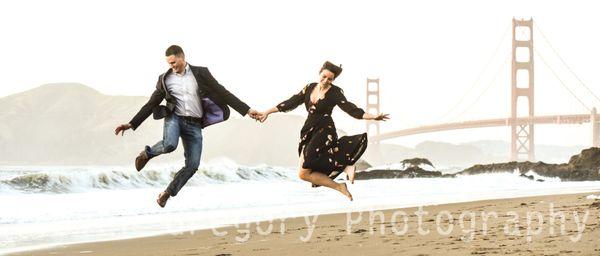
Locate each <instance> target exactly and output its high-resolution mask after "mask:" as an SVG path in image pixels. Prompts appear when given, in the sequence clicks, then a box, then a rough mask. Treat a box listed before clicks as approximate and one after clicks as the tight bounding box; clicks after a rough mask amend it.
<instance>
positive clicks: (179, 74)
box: [115, 45, 258, 207]
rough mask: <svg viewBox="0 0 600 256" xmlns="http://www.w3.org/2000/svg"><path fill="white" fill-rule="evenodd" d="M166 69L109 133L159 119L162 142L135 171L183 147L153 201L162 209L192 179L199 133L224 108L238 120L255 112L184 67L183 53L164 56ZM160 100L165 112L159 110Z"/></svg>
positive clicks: (202, 72)
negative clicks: (143, 99)
mask: <svg viewBox="0 0 600 256" xmlns="http://www.w3.org/2000/svg"><path fill="white" fill-rule="evenodd" d="M165 56H166V59H167V63H169V66H170V67H171V68H170V69H169V70H167V72H165V73H164V74H161V75H160V76H159V77H158V82H157V83H156V89H155V90H154V92H153V93H152V96H150V100H148V102H147V103H146V104H145V105H144V106H143V107H142V108H141V109H140V111H139V112H138V113H137V114H136V115H135V116H134V117H133V118H132V119H131V121H129V123H126V124H122V125H119V126H118V127H117V128H116V129H115V135H118V134H119V132H121V135H123V134H124V133H125V131H126V130H128V129H130V128H132V129H133V130H135V129H136V128H137V127H139V126H140V124H142V122H144V120H146V118H148V116H150V114H153V116H154V119H161V118H165V121H164V122H165V125H164V131H163V139H162V140H161V141H159V142H158V143H156V144H155V145H154V146H152V147H150V146H146V148H145V149H144V150H143V151H142V152H141V153H140V154H139V156H138V157H137V158H136V159H135V168H136V169H137V170H138V171H140V170H142V168H144V166H145V165H146V163H147V162H148V161H149V160H150V159H152V158H154V157H156V156H158V155H161V154H165V153H170V152H173V151H174V150H175V149H176V148H177V144H178V142H179V137H181V141H182V143H183V149H184V156H185V166H184V167H183V168H181V170H179V171H178V172H177V174H175V177H174V178H173V181H171V183H170V184H169V186H168V187H167V189H166V190H165V191H164V192H162V193H160V194H159V195H158V199H157V200H156V202H157V203H158V205H159V206H160V207H165V205H166V203H167V200H168V199H169V197H171V196H176V195H177V193H178V192H179V190H181V188H182V187H183V186H184V185H185V183H186V182H187V181H188V180H189V179H190V178H191V177H192V176H193V175H194V173H196V170H197V169H198V166H199V165H200V156H201V154H202V128H204V127H206V126H209V125H212V124H216V123H219V122H222V121H225V120H227V119H228V118H229V108H228V107H227V106H228V105H229V106H231V107H232V108H233V109H235V110H236V111H237V112H239V113H240V114H241V115H242V116H244V115H246V114H249V115H250V117H252V118H254V119H257V118H258V117H257V115H258V111H256V110H254V109H251V108H250V107H248V105H246V104H245V103H244V102H242V101H241V100H239V99H238V98H237V97H235V95H233V94H231V93H230V92H229V91H227V89H225V87H223V86H222V85H220V84H219V83H218V82H217V80H215V78H214V77H213V76H212V75H211V73H210V72H209V71H208V69H207V68H205V67H197V66H192V65H190V64H188V63H187V62H186V61H185V54H184V52H183V49H181V47H179V46H177V45H172V46H170V47H169V48H168V49H167V50H166V53H165ZM163 99H164V100H166V102H167V103H166V106H162V105H159V104H160V103H161V102H162V101H163Z"/></svg>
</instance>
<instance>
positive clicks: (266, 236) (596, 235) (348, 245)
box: [15, 192, 600, 256]
mask: <svg viewBox="0 0 600 256" xmlns="http://www.w3.org/2000/svg"><path fill="white" fill-rule="evenodd" d="M590 194H593V193H585V194H570V195H550V196H537V197H527V198H517V199H498V200H485V201H477V202H467V203H455V204H445V205H435V206H423V207H422V209H421V211H419V208H418V207H414V208H405V209H392V210H383V211H373V212H362V213H357V212H355V213H350V215H349V214H348V213H342V214H330V215H321V216H316V219H315V216H307V217H299V218H290V219H286V220H283V221H282V220H279V219H276V220H273V221H272V222H262V223H259V224H258V225H257V224H256V223H251V224H249V225H248V226H247V225H246V224H241V225H238V226H239V227H235V226H230V227H224V228H219V229H216V230H196V231H188V232H184V233H179V234H167V235H162V236H155V237H146V238H136V239H126V240H116V241H106V242H96V243H85V244H75V245H68V246H59V247H54V248H49V249H44V250H38V251H29V252H22V253H19V254H15V255H287V256H293V255H567V254H568V255H600V228H599V227H600V226H599V223H600V200H599V199H588V198H586V196H587V195H590ZM595 194H596V195H598V194H600V192H596V193H595ZM424 212H427V214H425V213H424ZM483 213H485V214H483ZM494 213H496V214H497V217H495V215H494ZM560 213H562V214H564V217H565V222H564V230H563V231H564V232H561V218H560V217H559V215H560ZM552 214H555V215H556V216H555V218H551V215H552ZM461 215H462V216H461ZM484 215H485V216H488V218H484V217H483V216H484ZM359 216H360V217H359ZM370 216H372V218H371V217H370ZM419 216H421V218H419ZM449 217H452V220H450V218H449ZM419 219H421V220H419ZM484 219H485V221H484ZM405 221H406V222H405ZM553 221H554V225H551V223H552V222H553ZM307 223H308V225H307ZM406 223H407V224H408V225H407V226H406V225H405V224H406ZM419 223H421V225H420V227H421V230H419V228H418V227H419ZM313 224H314V225H313ZM461 224H462V225H461ZM269 227H271V230H269ZM551 227H553V228H551ZM257 228H258V229H257ZM426 231H428V233H427V232H426Z"/></svg>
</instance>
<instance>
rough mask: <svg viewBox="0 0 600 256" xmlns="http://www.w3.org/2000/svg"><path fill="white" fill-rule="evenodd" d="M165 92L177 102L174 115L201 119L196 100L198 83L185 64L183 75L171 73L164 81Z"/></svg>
mask: <svg viewBox="0 0 600 256" xmlns="http://www.w3.org/2000/svg"><path fill="white" fill-rule="evenodd" d="M165 84H166V86H167V90H169V92H170V93H171V95H172V96H173V97H174V98H175V99H176V100H177V103H176V104H175V114H177V115H179V116H191V117H198V118H200V117H202V105H201V104H200V99H199V98H198V82H196V78H195V77H194V74H193V73H192V70H191V69H190V65H189V64H186V65H185V69H184V71H183V74H177V73H175V72H171V73H170V74H169V75H168V76H167V78H166V79H165Z"/></svg>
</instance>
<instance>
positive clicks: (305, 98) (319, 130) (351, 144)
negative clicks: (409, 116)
mask: <svg viewBox="0 0 600 256" xmlns="http://www.w3.org/2000/svg"><path fill="white" fill-rule="evenodd" d="M340 73H342V68H341V67H338V66H336V65H334V64H332V63H331V62H329V61H327V62H325V64H323V67H321V70H320V71H319V76H320V77H319V82H318V83H311V84H308V85H306V86H305V87H304V89H302V90H301V91H300V92H299V93H298V94H296V95H293V96H292V97H291V98H289V99H288V100H286V101H284V102H281V103H280V104H279V105H277V106H276V107H273V108H271V109H269V110H267V111H265V112H262V113H259V115H258V116H259V118H260V119H259V120H260V121H261V122H264V121H265V120H266V119H267V117H268V116H269V115H270V114H272V113H275V112H280V111H281V112H288V111H291V110H293V109H295V108H296V107H298V106H299V105H300V104H302V103H304V106H305V107H306V110H307V111H308V117H307V119H306V122H304V126H303V127H302V130H301V131H300V144H299V145H298V154H299V155H300V172H299V174H298V175H299V177H300V179H302V180H305V181H308V182H311V183H312V184H313V186H326V187H329V188H332V189H335V190H337V191H339V192H341V193H342V194H344V195H345V196H347V197H348V198H349V199H350V201H352V195H351V194H350V192H349V191H348V188H347V186H346V184H345V183H337V182H335V181H333V179H335V177H337V176H338V175H339V174H340V173H341V172H342V171H343V172H345V173H346V175H347V178H348V179H349V180H350V182H352V183H354V173H355V171H356V168H355V167H354V164H355V163H356V161H358V159H359V158H360V156H361V155H362V154H363V153H364V152H365V149H366V148H367V134H366V133H363V134H358V135H353V136H343V137H341V138H338V137H337V133H336V130H335V124H334V123H333V119H332V118H331V111H332V110H333V108H334V107H335V106H336V105H337V106H339V107H340V108H341V109H342V110H343V111H345V112H346V113H348V114H349V115H350V116H352V117H354V118H356V119H365V120H378V121H381V120H383V121H385V120H387V119H389V117H388V115H387V114H379V115H376V116H375V115H371V114H369V113H366V112H365V111H364V110H362V109H360V108H359V107H357V106H356V105H354V104H353V103H351V102H349V101H347V100H346V97H345V96H344V92H343V90H342V89H341V88H339V87H337V86H335V85H333V84H332V82H333V81H334V80H335V79H336V78H337V77H338V76H339V75H340Z"/></svg>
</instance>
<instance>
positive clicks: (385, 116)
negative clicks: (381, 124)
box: [363, 113, 390, 121]
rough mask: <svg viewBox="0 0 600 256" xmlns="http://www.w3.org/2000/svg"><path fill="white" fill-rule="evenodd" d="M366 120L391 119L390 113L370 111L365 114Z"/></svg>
mask: <svg viewBox="0 0 600 256" xmlns="http://www.w3.org/2000/svg"><path fill="white" fill-rule="evenodd" d="M363 119H364V120H375V121H387V120H389V119H390V114H384V113H380V114H379V115H371V114H369V113H365V114H364V115H363Z"/></svg>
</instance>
